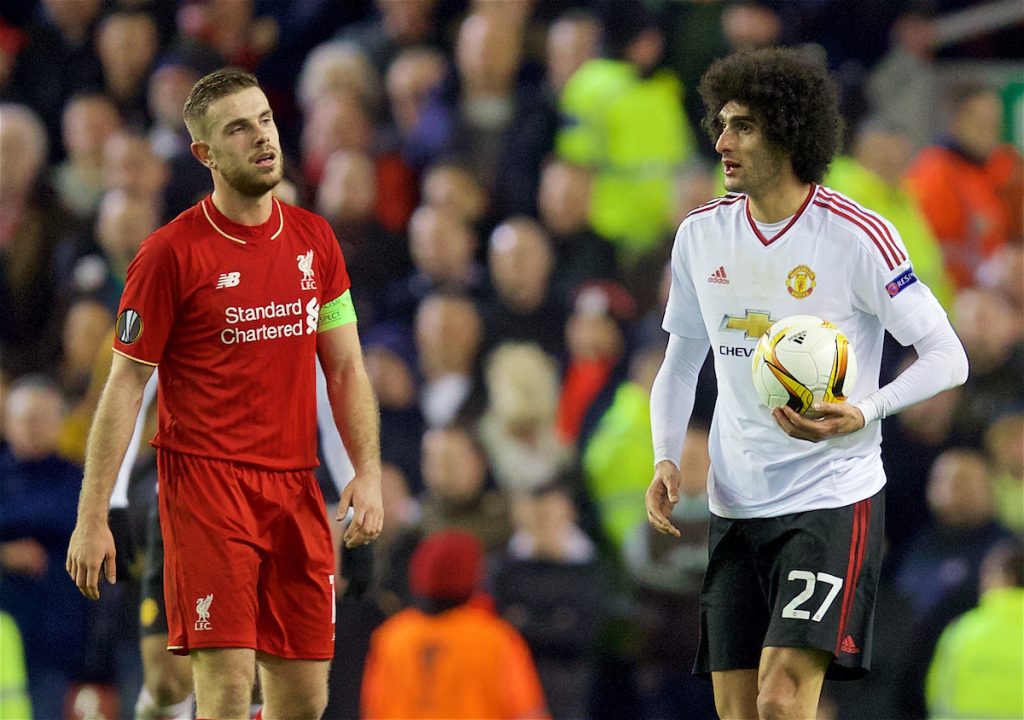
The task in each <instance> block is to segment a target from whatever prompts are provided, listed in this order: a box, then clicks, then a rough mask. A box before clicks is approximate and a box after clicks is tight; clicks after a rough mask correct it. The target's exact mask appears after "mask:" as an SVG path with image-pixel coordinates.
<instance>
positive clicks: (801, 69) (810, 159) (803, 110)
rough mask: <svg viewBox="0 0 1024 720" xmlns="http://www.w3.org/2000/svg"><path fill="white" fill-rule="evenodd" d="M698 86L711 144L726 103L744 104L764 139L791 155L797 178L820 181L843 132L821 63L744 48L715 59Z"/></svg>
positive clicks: (832, 88)
mask: <svg viewBox="0 0 1024 720" xmlns="http://www.w3.org/2000/svg"><path fill="white" fill-rule="evenodd" d="M698 89H699V91H700V96H701V98H702V99H703V100H704V106H705V108H706V113H705V115H704V121H703V123H702V125H703V127H704V129H705V130H707V132H708V135H709V136H710V137H711V141H712V142H715V140H717V139H718V136H719V134H721V132H722V123H721V121H720V120H719V119H718V113H719V112H720V111H721V109H722V107H723V106H725V104H726V103H728V102H737V103H740V104H742V105H746V106H747V107H748V108H750V110H751V111H752V112H753V114H754V116H755V117H757V118H758V119H759V120H760V121H761V122H762V123H763V130H762V132H763V133H764V137H765V139H766V140H767V141H768V142H769V143H770V144H772V145H774V146H775V147H777V148H779V149H780V150H781V151H782V152H783V153H785V154H786V155H787V156H789V158H790V160H791V162H792V164H793V172H794V173H795V174H796V176H797V177H798V178H800V180H801V181H802V182H805V183H811V182H815V183H820V182H821V179H822V177H823V176H824V175H825V170H827V169H828V165H829V163H830V162H831V161H832V156H833V155H835V154H836V151H837V150H838V149H839V145H840V142H841V138H842V133H843V118H842V116H841V115H840V114H839V98H838V96H837V93H836V88H835V85H833V83H832V81H831V79H830V78H829V76H828V71H827V70H826V69H825V67H824V66H823V65H821V64H819V63H816V62H812V61H810V60H808V58H807V57H806V56H805V55H803V54H801V53H800V52H799V51H797V50H792V49H789V48H768V49H765V50H755V51H752V52H740V53H735V54H733V55H729V56H728V57H725V58H722V59H721V60H717V61H715V62H714V63H712V65H711V67H710V68H708V70H707V72H706V73H704V77H702V78H701V81H700V86H699V88H698Z"/></svg>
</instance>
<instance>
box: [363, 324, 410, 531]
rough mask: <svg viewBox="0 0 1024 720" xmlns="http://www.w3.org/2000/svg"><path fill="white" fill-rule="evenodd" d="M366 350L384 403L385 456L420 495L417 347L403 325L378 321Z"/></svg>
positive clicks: (365, 343)
mask: <svg viewBox="0 0 1024 720" xmlns="http://www.w3.org/2000/svg"><path fill="white" fill-rule="evenodd" d="M363 351H364V354H365V358H366V372H367V373H368V374H369V375H370V383H371V384H372V385H373V390H374V392H375V393H376V395H377V402H378V403H379V404H380V437H381V456H382V458H383V460H384V462H387V463H391V464H392V465H394V466H395V467H397V468H398V469H399V471H400V472H401V474H402V476H403V481H404V482H405V483H406V484H407V485H408V486H409V488H411V492H412V493H414V494H415V495H418V494H419V492H420V491H421V490H422V489H423V481H422V479H421V478H420V440H421V438H422V437H423V430H424V424H423V414H422V413H421V412H420V407H419V377H418V372H417V369H416V348H415V346H414V345H413V342H412V339H411V338H410V337H409V334H408V331H407V330H406V329H405V328H403V327H402V326H400V325H395V324H388V323H377V324H376V325H374V326H373V327H371V328H369V329H368V330H367V331H366V333H365V334H364V335H363ZM385 500H386V498H385ZM389 522H390V519H389Z"/></svg>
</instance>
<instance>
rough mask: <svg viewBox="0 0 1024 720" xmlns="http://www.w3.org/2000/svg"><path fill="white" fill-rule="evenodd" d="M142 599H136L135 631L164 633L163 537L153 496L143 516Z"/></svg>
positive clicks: (157, 505) (151, 633) (146, 633)
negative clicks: (144, 538)
mask: <svg viewBox="0 0 1024 720" xmlns="http://www.w3.org/2000/svg"><path fill="white" fill-rule="evenodd" d="M141 594H142V600H141V602H140V603H139V633H140V634H141V635H142V636H143V637H146V636H149V635H166V634H167V607H166V606H165V605H164V539H163V536H162V535H161V534H160V512H159V504H158V503H157V502H156V497H155V496H154V498H153V505H152V507H151V508H150V510H149V516H148V518H147V519H146V557H145V563H144V565H143V569H142V593H141Z"/></svg>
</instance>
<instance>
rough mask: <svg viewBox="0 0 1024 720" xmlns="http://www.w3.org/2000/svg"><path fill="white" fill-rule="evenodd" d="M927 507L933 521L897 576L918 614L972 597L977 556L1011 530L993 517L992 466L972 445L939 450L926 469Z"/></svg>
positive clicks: (964, 605) (967, 603) (969, 602)
mask: <svg viewBox="0 0 1024 720" xmlns="http://www.w3.org/2000/svg"><path fill="white" fill-rule="evenodd" d="M928 507H929V509H930V510H931V512H932V516H933V518H934V523H933V524H931V525H930V526H928V527H926V528H924V530H922V531H921V533H920V534H919V535H918V536H917V537H916V538H915V539H914V540H913V542H912V543H911V545H910V547H909V548H908V550H907V553H906V556H905V557H904V558H903V562H902V563H901V565H900V568H899V570H898V572H897V576H896V577H897V583H898V585H899V587H900V588H901V589H902V590H903V591H904V592H905V593H906V594H907V597H908V598H909V599H910V601H911V605H912V606H913V608H914V612H915V613H916V615H917V617H918V618H930V619H931V618H933V615H934V613H936V612H937V611H941V612H943V613H948V612H953V611H951V610H950V608H951V606H952V604H953V603H954V602H955V604H958V605H959V606H960V609H959V612H963V611H964V610H967V609H968V608H971V607H973V606H974V605H975V604H976V603H977V600H978V577H979V570H980V568H981V560H982V558H983V557H984V556H985V554H986V553H987V552H988V551H989V550H991V549H992V547H993V546H994V545H996V544H997V543H998V542H999V541H1001V540H1004V539H1006V538H1007V537H1009V536H1010V533H1009V532H1008V531H1007V530H1006V528H1004V527H1003V526H1002V525H1000V524H999V522H998V520H997V519H996V514H995V505H994V502H993V497H992V478H991V468H990V466H989V462H988V460H987V459H986V458H985V456H984V455H983V454H981V453H980V452H978V451H977V450H968V449H962V448H955V449H953V450H947V451H946V452H944V453H943V454H942V455H940V456H939V458H938V459H937V460H936V461H935V463H934V464H933V465H932V469H931V473H929V478H928ZM955 614H957V613H956V612H954V613H953V615H955ZM953 615H950V616H948V617H947V618H946V619H947V621H948V620H949V619H950V618H951V617H952V616H953ZM944 625H945V623H942V626H944ZM940 627H941V626H940Z"/></svg>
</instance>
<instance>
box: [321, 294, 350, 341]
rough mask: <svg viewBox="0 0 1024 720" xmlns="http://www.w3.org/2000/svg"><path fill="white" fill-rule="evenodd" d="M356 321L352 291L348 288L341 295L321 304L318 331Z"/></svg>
mask: <svg viewBox="0 0 1024 720" xmlns="http://www.w3.org/2000/svg"><path fill="white" fill-rule="evenodd" d="M355 321H356V309H355V306H354V305H352V292H351V291H350V290H346V291H345V292H343V293H342V294H341V295H340V296H338V297H336V298H335V299H334V300H331V301H330V302H329V303H324V304H323V305H321V306H320V319H319V321H318V322H317V325H316V331H317V332H324V331H325V330H331V329H333V328H336V327H341V326H342V325H347V324H348V323H351V322H355Z"/></svg>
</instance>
